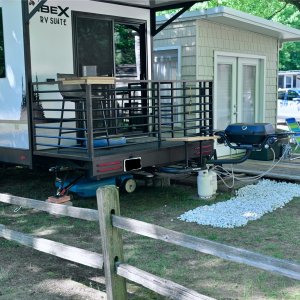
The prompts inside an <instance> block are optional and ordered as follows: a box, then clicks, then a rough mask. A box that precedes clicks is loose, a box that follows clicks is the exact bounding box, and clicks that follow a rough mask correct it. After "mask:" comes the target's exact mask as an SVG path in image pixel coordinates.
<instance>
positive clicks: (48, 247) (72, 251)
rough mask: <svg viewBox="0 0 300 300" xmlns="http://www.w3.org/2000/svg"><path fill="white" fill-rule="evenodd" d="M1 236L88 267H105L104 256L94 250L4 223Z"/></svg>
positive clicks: (0, 226)
mask: <svg viewBox="0 0 300 300" xmlns="http://www.w3.org/2000/svg"><path fill="white" fill-rule="evenodd" d="M0 237H3V238H5V239H7V240H9V241H14V242H17V243H19V244H21V245H24V246H27V247H30V248H33V249H35V250H38V251H40V252H44V253H47V254H51V255H54V256H56V257H60V258H63V259H66V260H69V261H72V262H75V263H79V264H82V265H85V266H88V267H92V268H96V269H102V268H103V256H102V255H101V254H97V253H94V252H92V251H88V250H84V249H80V248H76V247H72V246H69V245H65V244H62V243H58V242H54V241H51V240H47V239H43V238H37V237H33V236H31V235H29V234H24V233H21V232H18V231H14V230H10V229H8V228H6V226H4V225H0Z"/></svg>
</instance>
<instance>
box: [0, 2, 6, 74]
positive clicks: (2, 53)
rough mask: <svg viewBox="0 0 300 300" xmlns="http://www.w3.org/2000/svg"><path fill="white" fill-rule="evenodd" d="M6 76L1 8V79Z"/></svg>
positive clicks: (0, 13) (0, 10)
mask: <svg viewBox="0 0 300 300" xmlns="http://www.w3.org/2000/svg"><path fill="white" fill-rule="evenodd" d="M4 76H5V62H4V39H3V22H2V9H1V8H0V78H1V77H4Z"/></svg>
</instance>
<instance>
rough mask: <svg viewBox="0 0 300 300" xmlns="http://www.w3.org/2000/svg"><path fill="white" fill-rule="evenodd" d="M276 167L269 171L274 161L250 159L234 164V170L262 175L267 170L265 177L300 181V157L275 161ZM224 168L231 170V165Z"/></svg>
mask: <svg viewBox="0 0 300 300" xmlns="http://www.w3.org/2000/svg"><path fill="white" fill-rule="evenodd" d="M275 164H276V165H275V167H273V168H272V169H271V170H270V171H268V170H269V169H270V168H271V167H272V166H273V165H274V163H273V161H261V160H251V159H248V160H247V161H245V162H244V163H242V164H237V165H234V166H233V169H234V172H237V173H244V174H249V175H261V174H262V173H264V172H267V171H268V172H267V173H266V174H265V175H264V176H263V177H264V178H274V179H282V180H292V181H299V182H300V157H299V159H295V160H289V159H284V160H281V161H280V162H278V160H276V161H275ZM224 168H226V169H227V170H231V166H229V165H224Z"/></svg>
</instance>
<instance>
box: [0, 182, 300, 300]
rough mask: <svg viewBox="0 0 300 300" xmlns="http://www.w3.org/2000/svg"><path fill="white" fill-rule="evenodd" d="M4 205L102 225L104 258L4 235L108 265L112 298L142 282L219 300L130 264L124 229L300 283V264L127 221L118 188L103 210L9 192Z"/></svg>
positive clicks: (192, 299) (1, 232) (102, 192)
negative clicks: (128, 282) (39, 199)
mask: <svg viewBox="0 0 300 300" xmlns="http://www.w3.org/2000/svg"><path fill="white" fill-rule="evenodd" d="M0 202H3V203H7V204H13V205H19V206H22V207H25V208H34V209H38V210H41V211H46V212H49V213H55V214H57V215H63V216H68V217H73V218H78V219H82V220H89V221H99V224H100V232H101V239H102V249H103V254H98V253H94V252H91V251H88V250H84V249H80V248H76V247H72V246H68V245H64V244H62V243H58V242H54V241H51V240H47V239H44V238H38V237H34V236H32V235H29V234H24V233H21V232H17V231H14V230H10V229H8V228H7V227H6V226H4V225H0V237H3V238H5V239H7V240H10V241H16V242H18V243H20V244H22V245H25V246H28V247H32V248H33V249H36V250H38V251H42V252H45V253H48V254H52V255H54V256H57V257H60V258H63V259H67V260H70V261H73V262H77V263H80V264H83V265H86V266H90V267H93V268H98V269H101V268H102V267H103V266H104V270H105V281H106V293H107V299H108V300H126V299H127V289H126V279H128V280H131V281H133V282H136V283H138V284H141V285H143V286H145V287H146V288H148V289H150V290H152V291H154V292H156V293H158V294H161V295H163V296H167V297H169V298H171V299H178V300H209V299H213V298H210V297H208V296H205V295H202V294H200V293H198V292H196V291H193V290H191V289H188V288H186V287H184V286H181V285H179V284H177V283H174V282H172V281H170V280H166V279H164V278H161V277H158V276H156V275H153V274H150V273H148V272H145V271H143V270H141V269H138V268H136V267H134V266H131V265H128V264H126V263H124V254H123V253H124V251H123V242H122V231H121V230H126V231H130V232H133V233H136V234H139V235H143V236H146V237H150V238H153V239H157V240H161V241H165V242H168V243H171V244H175V245H179V246H183V247H186V248H189V249H193V250H196V251H199V252H202V253H206V254H211V255H214V256H216V257H220V258H222V259H225V260H229V261H234V262H237V263H243V264H246V265H249V266H253V267H257V268H259V269H263V270H266V271H268V272H272V273H275V274H276V273H277V274H280V275H283V276H286V277H289V278H293V279H296V280H300V265H299V264H297V263H294V262H291V261H287V260H281V259H276V258H273V257H270V256H266V255H262V254H259V253H255V252H251V251H248V250H245V249H241V248H236V247H232V246H227V245H224V244H220V243H216V242H212V241H209V240H205V239H201V238H198V237H194V236H190V235H187V234H183V233H180V232H176V231H173V230H170V229H166V228H163V227H161V226H157V225H154V224H149V223H145V222H142V221H138V220H134V219H130V218H125V217H121V216H120V206H119V194H118V190H117V188H116V187H115V186H106V187H102V188H99V189H98V190H97V202H98V211H96V210H92V209H85V208H76V207H70V206H65V205H61V204H53V203H45V202H42V201H37V200H32V199H27V198H22V197H16V196H11V195H6V194H0Z"/></svg>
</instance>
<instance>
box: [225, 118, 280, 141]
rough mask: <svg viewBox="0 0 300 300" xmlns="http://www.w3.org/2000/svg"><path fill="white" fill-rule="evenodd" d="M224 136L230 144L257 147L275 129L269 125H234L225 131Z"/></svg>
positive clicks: (273, 132)
mask: <svg viewBox="0 0 300 300" xmlns="http://www.w3.org/2000/svg"><path fill="white" fill-rule="evenodd" d="M225 134H226V136H227V138H228V139H229V141H230V142H231V143H236V144H238V145H258V144H260V143H262V142H263V141H264V140H265V138H266V137H267V136H268V135H270V134H275V129H274V127H273V125H272V124H270V123H235V124H230V125H228V126H227V128H226V129H225Z"/></svg>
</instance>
